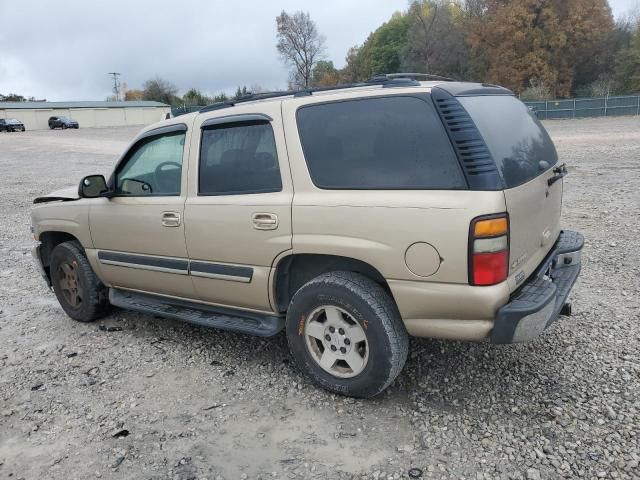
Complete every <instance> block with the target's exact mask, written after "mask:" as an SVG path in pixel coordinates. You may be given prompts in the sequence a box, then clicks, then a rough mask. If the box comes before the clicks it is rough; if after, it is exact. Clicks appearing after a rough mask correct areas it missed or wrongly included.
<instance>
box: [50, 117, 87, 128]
mask: <svg viewBox="0 0 640 480" xmlns="http://www.w3.org/2000/svg"><path fill="white" fill-rule="evenodd" d="M79 127H80V125H78V122H77V121H75V120H73V119H72V118H68V117H49V128H50V129H51V130H53V129H54V128H62V129H63V130H64V129H67V128H79Z"/></svg>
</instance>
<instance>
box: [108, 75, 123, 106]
mask: <svg viewBox="0 0 640 480" xmlns="http://www.w3.org/2000/svg"><path fill="white" fill-rule="evenodd" d="M107 75H111V78H113V94H114V95H115V97H116V102H117V101H118V100H120V80H118V77H119V76H120V74H119V73H118V72H109V73H107Z"/></svg>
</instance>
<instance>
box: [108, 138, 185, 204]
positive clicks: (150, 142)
mask: <svg viewBox="0 0 640 480" xmlns="http://www.w3.org/2000/svg"><path fill="white" fill-rule="evenodd" d="M184 139H185V133H184V132H173V133H169V134H165V135H160V136H157V137H149V138H148V139H143V140H142V141H141V142H140V143H139V144H137V145H136V146H135V147H133V149H132V151H131V152H130V153H129V157H128V159H127V160H126V162H125V163H124V165H123V166H122V167H121V168H120V169H119V171H118V172H117V175H116V194H118V195H131V196H146V195H180V180H181V178H182V155H183V150H184Z"/></svg>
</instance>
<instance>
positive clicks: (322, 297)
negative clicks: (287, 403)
mask: <svg viewBox="0 0 640 480" xmlns="http://www.w3.org/2000/svg"><path fill="white" fill-rule="evenodd" d="M287 338H288V341H289V347H290V349H291V352H292V354H293V357H294V359H295V360H296V363H297V364H298V366H299V367H300V368H301V369H302V371H303V372H304V373H305V374H306V375H307V376H309V378H311V379H312V380H313V381H314V382H315V383H317V384H318V385H320V386H321V387H323V388H325V389H327V390H330V391H332V392H336V393H340V394H343V395H349V396H354V397H365V398H367V397H373V396H375V395H378V394H379V393H381V392H382V391H383V390H384V389H385V388H387V387H388V386H389V385H390V384H391V382H392V381H393V380H394V379H395V378H396V377H397V376H398V374H399V373H400V371H401V370H402V367H403V366H404V363H405V361H406V358H407V351H408V345H409V339H408V335H407V332H406V330H405V328H404V324H403V323H402V319H401V318H400V314H399V312H398V309H397V308H396V305H395V303H394V302H393V299H392V298H391V296H390V295H389V294H388V293H387V292H386V291H385V290H384V289H383V288H382V287H381V286H380V285H378V284H377V283H375V282H374V281H373V280H371V279H369V278H367V277H365V276H363V275H359V274H357V273H353V272H330V273H326V274H323V275H320V276H319V277H316V278H315V279H313V280H311V281H310V282H308V283H307V284H305V285H304V286H303V287H302V288H300V290H298V292H297V293H296V294H295V295H294V297H293V299H292V301H291V304H290V306H289V310H288V312H287Z"/></svg>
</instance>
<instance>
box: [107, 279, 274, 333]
mask: <svg viewBox="0 0 640 480" xmlns="http://www.w3.org/2000/svg"><path fill="white" fill-rule="evenodd" d="M109 302H111V304H112V305H115V306H116V307H120V308H124V309H127V310H135V311H136V312H142V313H148V314H151V315H159V316H161V317H169V318H175V319H177V320H182V321H185V322H189V323H195V324H196V325H202V326H204V327H211V328H219V329H221V330H231V331H233V332H240V333H246V334H249V335H257V336H259V337H271V336H273V335H276V334H278V333H280V331H282V329H283V328H284V318H283V317H277V316H271V315H260V314H259V313H251V312H244V311H235V310H231V309H226V308H222V307H213V306H210V305H204V304H201V303H196V302H189V301H187V300H178V299H175V298H167V297H161V296H157V295H150V294H146V293H138V292H130V291H127V290H120V289H117V288H111V289H109Z"/></svg>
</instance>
